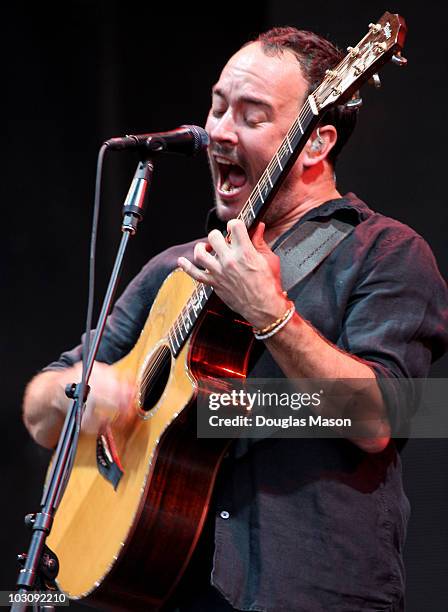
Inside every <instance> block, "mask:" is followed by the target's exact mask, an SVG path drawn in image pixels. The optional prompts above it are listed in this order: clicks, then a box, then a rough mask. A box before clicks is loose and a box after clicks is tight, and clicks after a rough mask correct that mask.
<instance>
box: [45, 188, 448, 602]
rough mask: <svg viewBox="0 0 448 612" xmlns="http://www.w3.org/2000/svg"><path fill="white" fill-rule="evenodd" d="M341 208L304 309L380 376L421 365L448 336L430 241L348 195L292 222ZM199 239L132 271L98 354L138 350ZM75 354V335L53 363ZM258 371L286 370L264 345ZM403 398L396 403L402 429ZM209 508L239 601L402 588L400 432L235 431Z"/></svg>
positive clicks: (374, 594)
mask: <svg viewBox="0 0 448 612" xmlns="http://www.w3.org/2000/svg"><path fill="white" fill-rule="evenodd" d="M332 217H335V218H340V219H342V220H344V221H348V222H350V223H353V224H354V225H355V229H354V230H353V232H352V233H351V234H350V235H349V236H348V237H347V238H345V239H344V240H343V241H342V242H341V244H339V245H338V246H337V247H336V248H335V250H334V251H333V252H332V253H331V254H330V255H329V256H328V258H327V259H326V260H325V261H324V262H323V263H322V264H321V265H320V266H318V267H317V268H316V269H315V270H314V271H313V272H312V273H311V274H310V275H308V276H307V277H306V278H305V279H304V280H303V281H301V282H300V283H298V284H297V285H296V286H295V287H294V288H293V289H292V290H290V291H289V297H290V298H291V299H293V300H294V301H295V304H296V308H297V311H298V312H299V313H300V315H301V316H302V317H303V318H304V319H306V320H307V321H309V322H310V323H311V324H312V325H313V326H314V327H315V328H316V329H317V330H318V331H319V332H320V333H321V334H322V335H323V336H324V337H325V338H327V339H328V340H329V341H330V342H332V343H334V344H335V345H336V346H338V347H339V348H340V349H342V350H344V351H347V352H348V353H351V354H353V355H356V356H357V357H359V358H361V359H363V360H364V361H365V362H367V363H368V364H369V365H370V366H371V367H372V368H373V370H374V371H375V373H376V375H377V377H378V378H379V379H381V378H385V377H386V378H389V377H396V378H402V377H406V378H407V377H409V378H419V377H425V376H426V375H427V373H428V370H429V366H430V364H431V362H432V361H433V360H435V359H436V358H437V357H439V356H440V355H442V354H443V353H444V351H445V350H446V348H447V346H448V332H447V330H448V292H447V288H446V284H445V282H444V281H443V279H442V278H441V276H440V273H439V271H438V269H437V265H436V263H435V260H434V257H433V255H432V252H431V250H430V248H429V247H428V245H427V244H426V242H425V241H424V240H423V238H422V237H421V236H419V235H418V234H416V233H415V232H414V231H413V230H412V229H410V228H409V227H407V226H406V225H403V224H401V223H399V222H398V221H395V220H392V219H390V218H387V217H385V216H383V215H381V214H378V213H375V212H373V211H372V210H370V209H369V208H368V207H367V206H366V205H365V204H364V203H363V202H361V201H360V200H359V199H357V198H356V196H354V195H353V194H348V195H347V196H345V197H344V198H342V199H338V200H332V201H330V202H327V203H325V204H322V205H321V206H319V207H317V208H315V209H313V210H311V211H309V212H308V213H307V214H306V215H305V216H304V217H302V218H301V219H300V220H299V221H298V224H296V226H294V227H293V228H291V229H290V230H288V232H287V233H289V232H292V231H294V230H295V229H296V228H297V225H300V224H301V223H303V222H304V221H305V220H309V219H314V220H319V219H322V220H328V219H329V218H332ZM287 233H286V234H284V235H283V236H282V237H281V238H280V239H279V240H278V241H277V242H278V243H279V242H280V241H281V240H283V239H284V238H285V236H286V235H287ZM195 242H196V241H195ZM195 242H192V243H188V244H186V245H180V246H176V247H173V248H170V249H168V250H167V251H165V252H164V253H161V254H160V255H158V256H156V257H155V258H153V259H152V260H151V261H150V262H148V264H146V266H144V268H143V269H142V271H141V272H140V273H139V275H138V276H137V277H136V278H135V279H134V280H133V281H132V282H131V283H130V285H129V286H128V288H127V289H126V291H125V292H124V293H123V295H122V296H121V298H120V299H119V300H118V301H117V303H116V305H115V308H114V310H113V312H112V314H111V316H110V317H109V320H108V324H107V326H106V330H105V335H104V338H103V341H102V344H101V347H100V351H99V354H98V359H99V360H100V361H105V362H107V363H113V362H115V361H117V360H118V359H120V358H121V357H122V356H124V355H125V354H126V353H127V352H129V350H130V349H131V348H132V346H133V345H134V344H135V342H136V340H137V338H138V335H139V333H140V331H141V329H142V327H143V325H144V323H145V320H146V318H147V315H148V312H149V308H150V306H151V304H152V301H153V299H154V297H155V295H156V293H157V291H158V289H159V287H160V285H161V283H162V282H163V280H164V278H165V277H166V276H167V274H168V273H169V272H171V271H172V270H173V269H174V268H175V267H176V265H177V263H176V262H177V257H178V256H179V255H184V256H186V257H189V258H191V257H192V253H193V247H194V244H195ZM274 249H275V245H274ZM79 359H80V347H76V348H75V349H73V350H72V351H69V352H66V353H63V354H62V355H61V357H60V358H59V360H58V361H57V362H54V363H52V364H50V365H49V366H48V368H49V369H55V368H60V367H65V366H69V365H71V364H73V363H74V362H76V361H78V360H79ZM250 375H251V376H254V377H278V376H282V373H281V370H280V369H279V367H278V366H277V364H276V363H275V362H274V360H273V359H272V357H271V355H270V353H269V352H268V351H267V350H261V351H260V352H259V354H258V355H257V359H256V360H255V363H254V365H253V367H252V369H251V372H250ZM404 410H405V407H403V406H401V405H397V406H396V407H394V406H392V407H390V406H389V418H390V420H391V423H392V425H393V427H394V428H399V427H400V423H401V421H402V420H403V419H404V418H405V416H406V415H405V414H403V411H404ZM213 512H214V516H213V517H212V519H214V557H213V571H212V574H211V581H212V584H213V585H215V586H216V588H218V589H219V591H221V593H222V594H223V595H224V596H225V597H226V599H227V600H228V601H229V602H230V603H231V604H232V605H233V606H234V607H235V608H237V609H241V610H258V611H262V612H263V611H265V612H268V611H269V612H291V611H293V610H294V611H295V610H297V611H304V612H307V611H312V612H315V611H320V610H322V611H324V610H325V611H327V610H330V609H331V610H334V611H335V612H353V611H354V610H372V611H373V610H376V611H378V610H394V609H396V608H395V607H394V606H397V605H398V602H399V601H400V600H401V599H402V596H403V591H404V569H403V561H402V551H403V545H404V539H405V532H406V524H407V520H408V516H409V503H408V500H407V498H406V496H405V494H404V492H403V488H402V480H401V462H400V456H399V454H398V452H397V450H396V446H395V443H394V442H393V441H392V442H391V443H390V444H389V446H388V447H387V448H386V449H385V450H384V451H383V452H381V453H377V454H367V453H365V452H363V451H362V450H360V449H359V448H358V447H356V446H355V445H354V444H352V443H351V442H349V441H347V440H344V439H300V440H298V439H277V438H269V439H264V440H241V439H240V440H237V441H235V442H234V443H233V445H232V447H231V451H230V454H229V457H228V458H227V459H226V460H225V461H224V465H223V467H222V469H221V473H220V477H219V479H218V483H217V486H216V489H215V497H214V508H213Z"/></svg>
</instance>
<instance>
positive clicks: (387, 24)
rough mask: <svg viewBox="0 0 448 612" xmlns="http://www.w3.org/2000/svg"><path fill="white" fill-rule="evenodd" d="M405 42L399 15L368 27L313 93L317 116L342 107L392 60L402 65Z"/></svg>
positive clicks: (403, 22) (390, 15)
mask: <svg viewBox="0 0 448 612" xmlns="http://www.w3.org/2000/svg"><path fill="white" fill-rule="evenodd" d="M405 38H406V23H405V21H404V19H403V18H402V17H400V15H395V14H392V13H384V15H383V16H382V17H381V19H380V20H379V21H378V23H371V24H370V25H369V31H368V33H367V34H366V35H365V36H364V38H363V39H362V40H360V41H359V43H358V44H357V45H356V46H355V47H348V49H347V51H348V54H347V55H346V56H345V58H344V59H343V60H342V61H341V62H340V63H339V64H338V65H337V66H335V67H334V68H333V69H331V70H327V73H326V77H325V79H324V80H323V81H322V83H321V84H320V85H319V87H317V89H315V90H314V92H313V93H312V96H313V98H314V101H315V103H316V106H317V109H318V111H319V113H320V112H321V111H323V110H327V108H328V107H330V106H334V105H335V104H343V103H344V102H346V101H347V100H348V99H349V98H350V97H351V96H352V94H353V93H354V92H355V91H356V90H357V89H359V87H360V85H362V84H363V83H364V82H365V81H366V80H368V79H369V78H370V77H371V76H372V75H373V74H374V73H376V72H377V71H378V70H379V68H380V67H381V66H382V65H383V64H385V63H386V62H387V61H388V60H389V59H390V58H391V57H393V59H395V62H396V63H398V64H405V63H406V60H405V59H404V58H401V56H400V51H401V49H402V47H403V45H404V40H405Z"/></svg>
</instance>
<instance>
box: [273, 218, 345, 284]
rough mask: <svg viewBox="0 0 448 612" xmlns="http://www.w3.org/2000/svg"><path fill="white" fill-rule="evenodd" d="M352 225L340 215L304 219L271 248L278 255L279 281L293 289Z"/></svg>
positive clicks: (324, 257)
mask: <svg viewBox="0 0 448 612" xmlns="http://www.w3.org/2000/svg"><path fill="white" fill-rule="evenodd" d="M353 230H354V226H353V225H351V224H349V223H344V222H343V221H340V220H339V219H330V220H329V221H325V222H323V223H322V222H319V221H305V223H303V224H302V225H299V227H298V228H297V229H296V230H295V231H293V232H292V233H291V234H290V235H289V236H287V237H286V238H285V239H284V240H283V241H282V242H280V244H278V245H277V246H276V247H275V248H274V252H275V253H276V254H277V255H278V256H279V257H280V266H281V271H282V284H283V288H284V289H285V290H286V291H289V290H290V289H292V288H293V287H294V286H295V285H297V283H299V282H300V281H301V280H303V279H304V278H305V277H306V276H308V274H310V273H311V272H312V271H313V270H315V269H316V268H317V266H318V265H319V264H321V263H322V262H323V261H324V259H326V258H327V257H328V255H330V253H332V252H333V251H334V249H335V248H336V247H337V246H338V244H340V243H341V242H342V241H343V240H344V238H346V237H347V236H348V235H349V234H350V233H351V232H352V231H353Z"/></svg>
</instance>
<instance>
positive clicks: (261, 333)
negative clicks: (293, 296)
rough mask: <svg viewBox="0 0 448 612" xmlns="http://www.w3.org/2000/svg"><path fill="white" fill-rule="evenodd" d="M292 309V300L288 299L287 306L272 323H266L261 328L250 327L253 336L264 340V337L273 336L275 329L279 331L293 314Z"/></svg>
mask: <svg viewBox="0 0 448 612" xmlns="http://www.w3.org/2000/svg"><path fill="white" fill-rule="evenodd" d="M294 311H295V305H294V302H292V301H291V300H290V301H289V308H288V309H287V310H286V311H285V312H284V313H283V314H282V316H281V317H279V318H278V319H276V320H275V321H274V322H273V323H270V324H269V325H266V327H263V328H262V329H255V327H253V328H252V331H253V333H254V335H255V338H257V340H264V339H265V338H269V337H270V336H273V335H274V334H275V333H277V331H280V329H281V328H282V327H284V325H286V323H287V322H288V321H289V319H290V318H291V317H292V315H293V314H294Z"/></svg>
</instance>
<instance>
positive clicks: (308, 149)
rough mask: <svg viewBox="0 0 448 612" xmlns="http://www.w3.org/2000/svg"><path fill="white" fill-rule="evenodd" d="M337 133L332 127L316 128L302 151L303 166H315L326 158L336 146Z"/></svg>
mask: <svg viewBox="0 0 448 612" xmlns="http://www.w3.org/2000/svg"><path fill="white" fill-rule="evenodd" d="M337 138H338V133H337V131H336V128H335V127H334V125H330V124H328V125H322V126H319V127H318V128H316V129H315V130H314V131H313V133H312V134H311V136H310V137H309V139H308V142H307V143H306V145H305V148H304V150H303V158H302V161H303V165H304V166H305V167H310V166H315V165H316V164H318V163H319V162H321V161H322V160H324V159H325V158H326V157H328V154H329V152H330V151H331V149H332V148H333V147H334V145H335V144H336V140H337Z"/></svg>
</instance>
